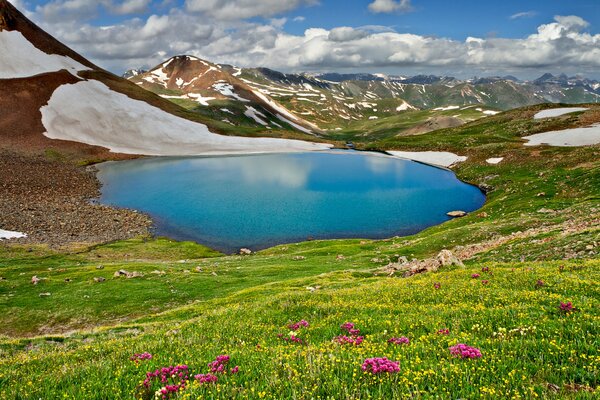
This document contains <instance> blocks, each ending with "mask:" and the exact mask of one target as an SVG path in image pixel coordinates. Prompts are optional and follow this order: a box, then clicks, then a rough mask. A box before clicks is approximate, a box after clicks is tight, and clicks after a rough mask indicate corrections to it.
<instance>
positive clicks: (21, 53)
mask: <svg viewBox="0 0 600 400" xmlns="http://www.w3.org/2000/svg"><path fill="white" fill-rule="evenodd" d="M0 49H1V50H2V57H1V58H0V138H1V140H0V148H4V149H10V150H15V149H17V150H20V151H27V152H40V151H47V150H48V149H55V150H58V151H60V152H74V153H80V154H87V155H93V156H99V155H102V156H107V154H108V151H110V152H112V153H124V154H148V155H195V154H223V153H236V152H272V151H289V150H292V151H304V150H314V149H323V148H328V147H329V146H328V145H321V144H315V143H310V142H303V141H299V140H284V139H277V138H251V137H240V136H225V135H223V134H229V135H231V134H236V135H246V136H257V134H258V132H257V131H256V130H244V129H235V130H234V129H231V128H230V126H229V125H228V124H225V123H223V122H221V121H215V120H214V119H211V118H207V117H205V116H203V115H200V114H198V113H193V112H189V111H187V110H185V109H184V108H182V107H180V106H178V105H176V104H174V103H172V102H170V101H168V100H166V99H163V98H161V97H160V96H157V95H155V94H153V93H151V92H148V91H146V90H143V89H142V88H140V87H139V86H138V85H136V84H134V83H132V82H130V81H128V80H126V79H123V78H121V77H117V76H115V75H113V74H111V73H109V72H107V71H105V70H103V69H101V68H99V67H98V66H96V65H94V64H93V63H91V62H89V61H88V60H86V59H85V58H84V57H82V56H81V55H79V54H77V53H76V52H75V51H73V50H71V49H70V48H68V47H66V46H65V45H63V44H62V43H60V42H59V41H57V40H56V39H54V38H53V37H52V36H50V35H49V34H47V33H46V32H44V31H43V30H42V29H40V28H39V27H37V26H36V25H35V24H33V23H32V22H31V21H29V20H28V19H27V18H26V17H25V16H24V15H23V14H22V13H21V12H19V11H18V10H17V9H16V8H15V7H14V6H12V5H11V4H10V3H9V2H7V1H6V0H0ZM273 131H274V132H272V133H270V135H271V136H285V135H289V130H286V129H279V130H277V131H275V130H273ZM260 134H261V135H262V136H265V135H268V134H269V133H264V132H260ZM296 136H297V137H298V136H301V135H300V134H298V135H296ZM303 137H311V138H314V136H309V135H307V134H304V136H303Z"/></svg>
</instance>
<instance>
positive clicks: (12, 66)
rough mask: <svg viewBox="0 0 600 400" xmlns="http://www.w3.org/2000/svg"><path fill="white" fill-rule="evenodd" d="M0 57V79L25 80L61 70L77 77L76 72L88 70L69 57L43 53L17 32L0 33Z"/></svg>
mask: <svg viewBox="0 0 600 400" xmlns="http://www.w3.org/2000/svg"><path fill="white" fill-rule="evenodd" d="M0 55H1V56H0V79H14V78H27V77H30V76H34V75H39V74H43V73H47V72H56V71H60V70H62V69H66V70H67V71H69V72H70V73H72V74H73V75H77V71H83V70H89V68H88V67H86V66H84V65H82V64H80V63H78V62H77V61H75V60H73V59H72V58H70V57H66V56H60V55H57V54H47V53H44V52H43V51H41V50H39V49H38V48H37V47H35V46H34V45H33V44H32V43H31V42H30V41H28V40H27V39H26V38H25V36H23V34H22V33H21V32H18V31H6V30H5V31H0Z"/></svg>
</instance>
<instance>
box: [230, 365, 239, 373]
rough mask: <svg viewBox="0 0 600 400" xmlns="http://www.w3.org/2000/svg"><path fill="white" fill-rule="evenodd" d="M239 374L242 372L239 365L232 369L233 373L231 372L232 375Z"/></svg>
mask: <svg viewBox="0 0 600 400" xmlns="http://www.w3.org/2000/svg"><path fill="white" fill-rule="evenodd" d="M238 372H240V367H239V366H237V365H236V366H235V367H233V368H231V371H229V373H230V374H232V375H234V374H237V373H238Z"/></svg>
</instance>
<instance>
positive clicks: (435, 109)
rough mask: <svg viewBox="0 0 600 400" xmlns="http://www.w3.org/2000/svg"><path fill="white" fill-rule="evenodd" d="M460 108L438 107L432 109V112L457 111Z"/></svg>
mask: <svg viewBox="0 0 600 400" xmlns="http://www.w3.org/2000/svg"><path fill="white" fill-rule="evenodd" d="M459 108H460V106H448V107H438V108H434V109H433V111H450V110H458V109H459Z"/></svg>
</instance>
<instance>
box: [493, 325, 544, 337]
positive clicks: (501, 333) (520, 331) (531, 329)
mask: <svg viewBox="0 0 600 400" xmlns="http://www.w3.org/2000/svg"><path fill="white" fill-rule="evenodd" d="M535 330H536V327H535V326H525V327H522V328H514V329H511V330H507V329H506V328H498V332H494V333H493V334H492V335H493V336H494V337H497V338H498V339H505V338H507V337H510V336H525V335H528V334H531V333H535Z"/></svg>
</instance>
